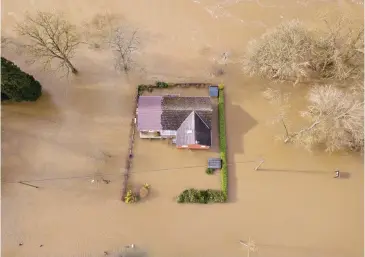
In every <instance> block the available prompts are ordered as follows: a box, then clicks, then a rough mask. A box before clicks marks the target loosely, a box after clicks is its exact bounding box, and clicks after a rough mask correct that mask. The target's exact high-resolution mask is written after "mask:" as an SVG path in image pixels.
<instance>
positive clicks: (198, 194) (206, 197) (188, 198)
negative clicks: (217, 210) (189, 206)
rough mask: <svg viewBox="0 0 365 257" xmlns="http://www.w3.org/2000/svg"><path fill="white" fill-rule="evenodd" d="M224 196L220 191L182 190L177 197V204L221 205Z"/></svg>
mask: <svg viewBox="0 0 365 257" xmlns="http://www.w3.org/2000/svg"><path fill="white" fill-rule="evenodd" d="M225 199H226V198H225V195H224V193H223V192H222V191H220V190H212V189H207V190H198V189H194V188H190V189H186V190H184V191H183V192H182V193H181V194H180V195H179V196H178V197H177V202H178V203H202V204H207V203H223V202H225Z"/></svg>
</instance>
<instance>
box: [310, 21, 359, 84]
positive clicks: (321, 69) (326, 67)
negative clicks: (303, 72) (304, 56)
mask: <svg viewBox="0 0 365 257" xmlns="http://www.w3.org/2000/svg"><path fill="white" fill-rule="evenodd" d="M321 19H322V21H323V22H324V23H325V25H326V30H323V31H319V32H317V34H318V38H317V40H316V41H315V45H314V46H313V47H312V58H311V66H312V68H313V69H314V70H315V71H316V72H317V73H318V74H319V75H320V76H321V77H322V78H326V79H335V80H339V81H342V80H347V79H355V80H359V79H360V80H362V79H363V75H364V52H363V49H364V27H363V26H356V25H354V24H353V21H352V20H350V19H348V18H346V17H345V16H339V17H338V18H337V19H336V20H335V21H330V19H329V16H328V15H324V16H323V17H322V18H321Z"/></svg>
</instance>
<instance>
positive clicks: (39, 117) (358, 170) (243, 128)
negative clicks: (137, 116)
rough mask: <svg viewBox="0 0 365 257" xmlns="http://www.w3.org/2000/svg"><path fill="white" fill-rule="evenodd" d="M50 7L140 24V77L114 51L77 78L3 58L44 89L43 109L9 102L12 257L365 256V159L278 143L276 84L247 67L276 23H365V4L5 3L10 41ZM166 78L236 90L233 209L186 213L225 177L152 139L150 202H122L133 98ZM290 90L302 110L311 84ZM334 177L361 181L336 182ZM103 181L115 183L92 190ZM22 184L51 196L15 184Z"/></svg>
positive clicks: (92, 57)
mask: <svg viewBox="0 0 365 257" xmlns="http://www.w3.org/2000/svg"><path fill="white" fill-rule="evenodd" d="M19 7H22V8H19ZM51 9H56V10H60V11H64V12H65V15H66V16H67V17H68V18H69V19H70V20H71V21H72V22H74V23H75V24H81V23H82V22H84V21H86V20H87V19H90V18H91V17H93V16H94V15H95V14H97V13H103V12H109V13H116V14H120V15H122V16H123V22H125V23H126V24H128V25H130V26H133V27H136V28H139V29H140V35H141V41H142V48H141V51H140V53H139V54H138V56H137V57H136V61H137V63H138V65H139V68H141V70H143V72H138V73H136V74H131V75H130V76H129V77H128V78H127V77H125V76H123V75H122V74H118V73H116V72H115V71H114V68H113V60H112V56H111V54H110V53H107V52H97V51H92V50H90V49H80V51H79V52H78V53H77V56H76V58H75V65H76V67H78V68H79V70H80V75H79V76H78V77H76V78H70V79H66V78H60V77H59V76H58V75H57V74H52V73H51V72H44V71H42V70H41V69H40V68H39V67H37V66H36V65H32V66H29V65H27V64H26V63H25V59H24V57H23V56H19V55H17V54H16V53H15V52H14V51H12V50H11V49H5V50H3V53H2V54H3V55H4V56H5V57H7V58H9V59H10V60H13V61H14V62H15V63H16V64H18V65H19V66H20V67H21V68H22V69H24V70H25V71H27V72H30V73H31V74H33V75H34V76H35V77H36V78H37V79H38V80H39V81H40V82H41V84H42V85H43V86H44V88H45V91H46V93H45V95H44V96H43V97H42V98H41V99H40V100H39V101H38V102H36V103H22V104H6V105H3V106H2V131H3V132H2V150H3V151H2V256H12V257H13V256H14V257H18V256H19V257H21V256H27V257H29V256H31V257H33V256H37V257H38V256H39V257H43V256H44V257H46V256H47V257H48V256H100V255H101V254H102V253H103V251H104V250H108V251H117V250H118V249H120V248H122V247H123V246H124V245H127V244H131V243H134V244H136V245H137V246H138V247H141V248H142V249H144V250H145V251H147V252H148V254H149V256H151V257H154V256H156V257H157V256H158V257H165V256H166V257H175V256H176V257H177V256H212V257H215V256H227V257H228V256H246V251H245V249H244V248H242V246H241V245H240V244H239V243H238V242H239V240H247V239H248V237H249V236H251V237H252V238H253V239H254V240H255V241H256V244H257V246H258V248H259V252H258V253H255V254H252V255H251V256H260V257H266V256H267V257H293V256H298V257H301V256H303V257H308V256H320V257H327V256H328V257H349V256H353V257H360V256H363V254H364V237H363V228H364V222H363V221H364V220H363V214H364V213H363V210H364V204H363V202H364V198H363V189H364V188H363V181H364V174H363V171H364V167H363V158H362V157H359V156H352V155H344V154H333V155H327V154H324V153H319V152H314V153H312V154H311V153H308V152H306V151H304V150H302V149H299V148H295V147H293V146H290V145H283V144H282V143H281V142H278V141H275V140H274V137H275V135H277V134H278V133H282V130H281V128H280V127H275V126H268V124H267V121H268V120H270V118H271V117H272V116H273V115H274V113H275V110H274V109H273V108H272V106H270V105H269V104H268V103H267V102H266V101H265V100H263V98H262V95H261V91H262V90H263V89H265V88H266V87H267V86H268V84H267V82H265V81H262V80H260V79H255V78H247V77H245V76H243V75H242V74H241V70H240V67H239V65H238V64H237V62H238V61H239V59H240V57H241V55H242V53H243V52H244V49H245V46H246V43H247V42H248V40H250V39H251V38H255V37H257V36H259V35H260V34H262V33H263V32H264V31H265V30H266V28H270V27H272V26H275V25H276V24H278V23H279V22H281V21H283V20H288V19H292V18H299V19H302V20H304V21H305V22H307V23H308V24H309V25H310V26H317V21H316V20H315V18H316V17H317V14H318V13H319V12H322V11H326V10H330V11H331V10H341V12H345V13H348V14H350V15H351V16H352V17H358V18H359V19H362V17H363V5H362V3H361V1H360V0H359V2H356V0H354V1H349V0H348V1H346V0H338V1H330V0H328V1H325V0H323V1H315V0H299V1H284V0H275V1H267V0H261V1H260V0H256V1H253V0H252V1H249V0H247V1H238V0H237V1H229V0H226V1H217V0H209V1H208V0H201V1H199V0H194V1H188V0H174V1H167V0H155V1H144V0H136V1H124V0H120V1H114V0H108V1H85V0H79V1H70V0H65V1H44V0H38V1H35V0H34V1H20V0H12V1H10V0H4V1H2V10H1V11H2V32H3V33H4V34H5V35H12V36H15V35H14V32H13V25H14V23H15V22H16V21H18V20H21V19H22V17H23V14H24V13H23V11H21V10H28V11H35V10H51ZM225 51H227V52H229V53H230V60H231V61H232V62H231V63H228V64H227V66H226V67H225V71H226V74H225V75H224V76H222V77H219V78H212V77H211V76H210V73H211V72H212V67H213V66H214V58H215V59H219V57H220V55H221V54H222V53H223V52H225ZM155 80H166V81H213V82H224V83H225V85H226V91H227V96H226V101H227V134H228V147H229V156H228V159H229V162H230V163H231V165H230V181H229V182H230V196H231V202H230V203H228V204H225V205H209V206H195V205H194V206H192V205H189V206H181V205H177V204H176V203H175V202H174V197H175V196H176V195H177V194H178V193H179V192H181V190H183V189H184V188H186V187H192V186H194V187H202V188H204V187H210V188H218V187H219V177H218V176H207V175H206V174H205V173H204V166H205V164H206V158H208V157H209V156H211V155H213V154H214V153H211V154H210V153H207V152H205V153H203V152H200V153H196V152H189V151H184V152H182V151H178V150H177V149H174V148H172V147H171V146H169V145H167V144H166V143H165V142H150V141H142V140H137V142H136V153H135V154H136V158H135V163H134V164H133V174H132V181H133V182H135V183H146V182H147V183H149V184H151V186H152V195H151V197H150V198H149V199H148V201H146V202H144V203H140V204H137V205H134V206H133V205H132V206H128V205H125V204H122V203H121V202H120V199H119V195H120V188H121V176H120V170H121V168H122V167H124V158H125V155H126V151H127V144H128V132H129V128H128V124H129V122H130V119H131V118H132V102H133V99H132V96H133V90H134V88H135V85H136V84H138V83H147V82H153V81H155ZM280 86H281V87H285V88H286V89H287V90H289V91H292V93H293V96H292V97H293V98H292V100H293V106H294V108H296V107H299V106H300V105H301V104H302V103H303V95H304V94H305V92H306V88H305V86H301V87H299V88H296V89H295V90H294V89H293V88H292V86H291V85H285V84H283V85H280ZM293 126H295V124H293ZM103 153H106V154H103ZM108 156H111V157H108ZM260 158H264V159H265V163H264V165H263V166H262V170H260V171H256V172H255V171H254V170H253V169H254V167H255V166H256V165H257V162H258V161H259V159H260ZM184 167H185V168H184ZM336 168H339V169H340V170H342V171H346V172H348V173H349V174H350V177H349V178H347V179H339V180H335V179H333V178H332V177H333V171H334V170H335V169H336ZM98 173H101V174H103V175H104V177H105V178H107V179H110V180H111V183H110V184H108V185H106V184H104V183H102V182H101V183H97V182H96V183H90V181H91V179H93V178H94V175H95V174H98ZM56 178H58V179H56ZM19 180H31V181H32V182H31V183H32V184H34V185H37V186H39V187H40V188H39V189H35V188H32V187H27V186H24V185H21V184H18V183H10V182H16V181H19ZM20 242H22V243H23V245H22V246H21V247H20V246H18V244H19V243H20ZM40 245H43V247H39V246H40Z"/></svg>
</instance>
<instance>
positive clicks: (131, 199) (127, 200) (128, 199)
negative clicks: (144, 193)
mask: <svg viewBox="0 0 365 257" xmlns="http://www.w3.org/2000/svg"><path fill="white" fill-rule="evenodd" d="M138 200H139V199H138V196H137V195H136V194H135V193H133V191H132V190H128V191H127V195H126V196H125V197H124V202H125V203H135V202H137V201H138Z"/></svg>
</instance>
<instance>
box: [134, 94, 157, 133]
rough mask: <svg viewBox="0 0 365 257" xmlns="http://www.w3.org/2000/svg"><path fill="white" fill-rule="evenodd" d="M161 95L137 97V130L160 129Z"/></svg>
mask: <svg viewBox="0 0 365 257" xmlns="http://www.w3.org/2000/svg"><path fill="white" fill-rule="evenodd" d="M161 102H162V96H140V97H139V98H138V107H137V108H138V109H137V110H138V114H137V120H138V122H137V127H138V130H161V129H162V125H161V115H162V109H161Z"/></svg>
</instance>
